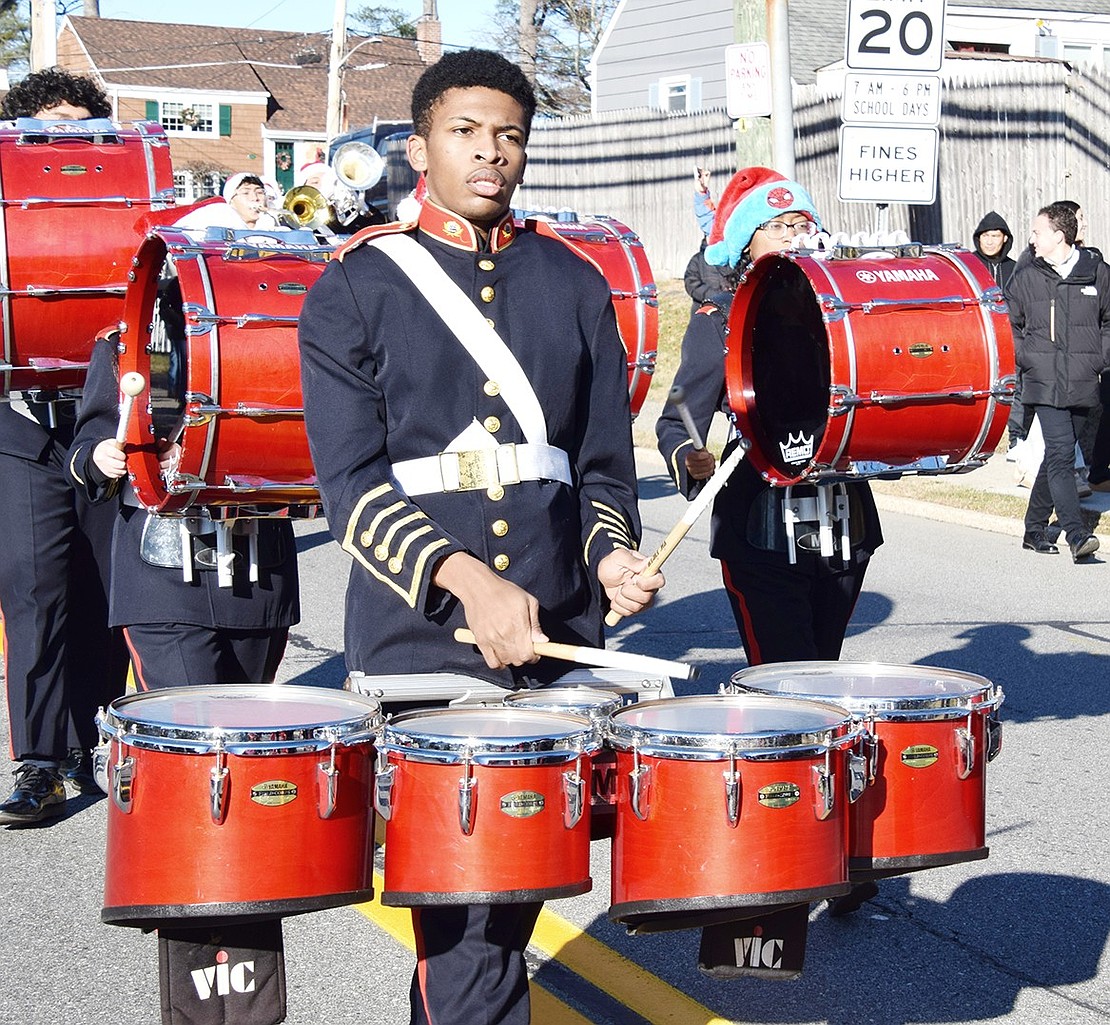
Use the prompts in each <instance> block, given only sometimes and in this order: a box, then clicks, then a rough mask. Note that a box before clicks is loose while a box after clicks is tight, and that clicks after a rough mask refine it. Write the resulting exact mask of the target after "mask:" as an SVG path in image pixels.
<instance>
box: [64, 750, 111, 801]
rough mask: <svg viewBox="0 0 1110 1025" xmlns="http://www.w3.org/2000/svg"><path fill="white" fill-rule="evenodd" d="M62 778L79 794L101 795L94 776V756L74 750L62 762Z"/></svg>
mask: <svg viewBox="0 0 1110 1025" xmlns="http://www.w3.org/2000/svg"><path fill="white" fill-rule="evenodd" d="M62 778H63V779H64V780H65V781H66V782H67V783H68V784H69V785H70V786H71V787H73V789H74V790H76V791H77V792H78V793H79V794H99V793H101V789H100V786H99V784H97V782H96V778H95V776H94V775H93V760H92V754H91V753H90V752H88V751H82V750H81V749H80V748H72V749H71V750H70V752H69V755H68V756H67V758H66V760H65V761H64V762H62Z"/></svg>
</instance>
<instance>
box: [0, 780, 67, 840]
mask: <svg viewBox="0 0 1110 1025" xmlns="http://www.w3.org/2000/svg"><path fill="white" fill-rule="evenodd" d="M65 803H66V786H65V783H63V782H62V773H61V770H59V769H44V768H43V767H42V766H39V765H21V766H20V767H19V768H18V769H16V770H15V789H14V790H13V791H12V795H11V797H9V798H8V799H7V800H6V801H4V802H3V804H0V825H26V824H28V823H32V822H41V821H42V820H43V819H45V818H48V817H49V816H51V815H57V814H58V813H59V812H61V810H62V805H64V804H65Z"/></svg>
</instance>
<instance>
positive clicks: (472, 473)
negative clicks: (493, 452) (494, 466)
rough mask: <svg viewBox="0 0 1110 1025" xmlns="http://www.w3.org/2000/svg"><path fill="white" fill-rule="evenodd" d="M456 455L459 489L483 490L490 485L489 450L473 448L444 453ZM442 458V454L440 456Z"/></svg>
mask: <svg viewBox="0 0 1110 1025" xmlns="http://www.w3.org/2000/svg"><path fill="white" fill-rule="evenodd" d="M448 454H450V455H454V456H455V457H456V459H457V461H458V467H459V490H460V491H481V490H484V489H485V488H488V487H489V486H490V479H489V464H488V463H487V461H486V460H487V458H488V455H489V450H486V449H480V448H472V449H468V450H467V451H465V452H454V453H444V455H448ZM440 458H442V456H441V457H440Z"/></svg>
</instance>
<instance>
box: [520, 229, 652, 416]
mask: <svg viewBox="0 0 1110 1025" xmlns="http://www.w3.org/2000/svg"><path fill="white" fill-rule="evenodd" d="M528 223H529V224H530V225H532V226H533V227H534V228H535V229H536V231H537V232H539V233H540V234H541V235H550V236H551V237H552V238H557V239H558V240H559V241H560V242H562V243H563V245H565V246H566V247H567V248H568V249H570V250H571V252H573V253H575V254H577V255H578V256H580V257H582V259H583V260H586V261H588V262H589V263H592V264H593V265H594V267H596V268H597V269H598V270H599V271H600V272H601V273H602V275H604V277H605V280H606V281H608V282H609V288H610V291H611V294H612V296H613V309H614V310H616V313H617V330H618V331H619V332H620V336H621V341H622V342H623V343H624V350H625V352H626V353H627V354H628V398H629V402H630V404H631V406H632V416H633V418H635V416H636V414H637V413H639V412H640V408H641V407H642V406H643V404H644V399H645V398H646V397H647V393H648V388H649V387H650V385H651V375H652V374H653V373H655V357H656V351H657V349H658V346H659V298H658V293H657V292H656V289H655V278H654V277H653V276H652V272H651V267H650V266H649V264H648V260H647V254H646V253H645V252H644V246H643V243H642V242H640V239H639V237H638V236H637V235H636V233H635V232H634V231H632V229H631V228H628V227H626V226H625V225H623V224H621V223H620V221H616V220H614V219H613V218H611V217H590V218H588V219H586V220H582V221H557V220H550V219H547V218H542V217H536V218H530V219H529V221H528Z"/></svg>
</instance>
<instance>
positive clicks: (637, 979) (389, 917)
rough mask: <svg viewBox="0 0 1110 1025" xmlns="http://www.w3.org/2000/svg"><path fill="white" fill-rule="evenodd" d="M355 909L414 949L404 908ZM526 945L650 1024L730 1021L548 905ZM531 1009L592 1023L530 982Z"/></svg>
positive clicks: (543, 1019) (576, 1023)
mask: <svg viewBox="0 0 1110 1025" xmlns="http://www.w3.org/2000/svg"><path fill="white" fill-rule="evenodd" d="M383 882H384V881H383V879H382V876H381V874H380V873H378V872H375V873H374V892H375V894H380V893H381V891H382V889H383ZM357 910H358V911H360V912H361V913H362V914H363V915H365V916H366V917H367V918H369V919H370V921H372V922H374V923H375V924H376V925H378V926H379V927H380V928H382V929H384V930H385V931H386V932H387V933H389V935H390V936H392V937H393V938H394V939H395V940H397V941H398V942H399V943H402V944H404V946H406V947H407V948H408V949H409V950H411V951H415V950H416V940H415V938H414V937H413V933H412V915H411V914H410V913H409V909H408V908H391V907H385V906H384V905H383V904H382V903H381V900H380V899H379V898H378V897H377V896H375V897H374V899H373V900H372V901H368V902H367V903H365V904H359V905H357ZM531 946H533V947H535V948H536V949H537V950H540V951H542V952H543V953H544V954H546V955H547V956H548V957H550V958H553V959H554V960H556V961H558V962H559V963H560V964H562V965H565V966H566V967H567V968H569V969H570V970H571V971H572V972H574V973H575V974H576V975H578V976H579V977H581V978H583V979H585V980H586V981H587V982H589V983H590V984H591V985H593V986H596V987H597V988H598V989H600V990H601V991H602V992H604V993H607V994H609V996H611V997H612V998H613V999H614V1000H616V1001H617V1002H619V1003H621V1004H623V1005H624V1006H625V1007H627V1008H628V1009H629V1010H631V1011H633V1012H635V1013H636V1014H638V1015H639V1016H640V1017H641V1018H643V1019H644V1020H645V1021H647V1022H650V1023H651V1025H732V1023H731V1022H730V1021H729V1020H728V1019H726V1018H720V1017H718V1016H717V1015H716V1014H715V1013H714V1012H713V1011H711V1010H709V1008H708V1007H704V1006H702V1005H701V1004H699V1003H698V1002H697V1001H696V1000H692V999H690V997H688V996H686V994H684V993H682V992H680V991H679V990H677V989H675V988H674V987H673V986H671V985H669V984H668V983H666V982H664V981H663V980H662V979H660V978H659V977H658V976H656V975H652V973H651V972H649V971H647V970H646V969H644V968H641V967H640V966H639V965H638V964H636V963H635V962H634V961H630V960H629V959H628V958H626V957H623V956H622V955H620V954H618V953H617V952H616V951H615V950H613V949H612V948H611V947H607V946H606V945H605V944H604V943H602V942H601V941H600V940H597V939H595V938H594V937H593V936H590V935H588V934H587V933H584V932H582V930H581V929H579V928H578V926H576V925H573V924H572V923H570V922H568V921H567V920H566V919H565V918H562V917H560V916H559V915H556V914H555V913H554V912H551V911H548V910H547V908H544V910H543V911H542V912H541V913H540V918H539V921H538V922H537V923H536V929H535V932H533V933H532V943H531ZM533 982H534V983H535V980H533ZM532 1010H533V1014H532V1017H533V1021H534V1023H535V1025H591V1023H590V1020H589V1019H588V1018H583V1017H582V1016H581V1015H580V1014H579V1013H578V1012H577V1011H575V1010H574V1009H573V1008H572V1007H569V1006H568V1005H567V1004H564V1003H563V1002H562V1001H561V1000H559V999H558V998H556V997H554V996H552V995H551V994H550V993H548V992H547V991H546V990H545V989H543V987H542V986H541V985H540V984H538V983H535V984H534V985H533V986H532Z"/></svg>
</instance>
